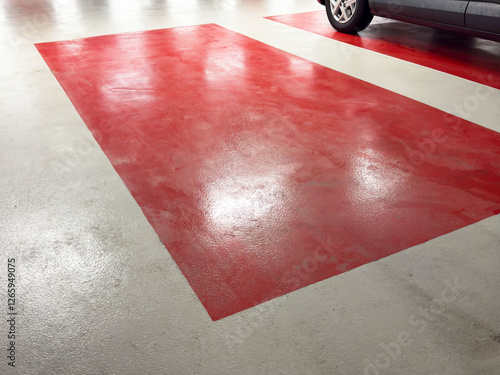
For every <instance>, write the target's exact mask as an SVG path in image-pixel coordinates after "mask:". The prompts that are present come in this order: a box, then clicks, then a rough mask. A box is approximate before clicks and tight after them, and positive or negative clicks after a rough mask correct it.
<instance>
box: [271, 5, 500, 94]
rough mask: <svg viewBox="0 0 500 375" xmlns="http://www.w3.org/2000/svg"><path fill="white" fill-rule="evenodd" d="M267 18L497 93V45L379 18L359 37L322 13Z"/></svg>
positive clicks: (499, 78)
mask: <svg viewBox="0 0 500 375" xmlns="http://www.w3.org/2000/svg"><path fill="white" fill-rule="evenodd" d="M266 18H268V19H270V20H273V21H276V22H280V23H283V24H285V25H288V26H292V27H295V28H297V29H301V30H305V31H309V32H312V33H315V34H319V35H322V36H326V37H328V38H331V39H335V40H338V41H340V42H344V43H348V44H352V45H354V46H357V47H362V48H365V49H368V50H371V51H375V52H379V53H383V54H385V55H389V56H392V57H396V58H398V59H401V60H406V61H410V62H412V63H415V64H419V65H423V66H426V67H429V68H432V69H436V70H439V71H442V72H445V73H449V74H453V75H455V76H457V77H461V78H465V79H468V80H471V81H474V82H478V83H481V84H484V85H487V86H491V87H494V88H496V89H500V43H498V42H492V41H489V40H485V39H480V38H472V37H467V36H464V35H460V34H453V33H449V32H443V31H439V30H434V29H432V28H428V27H423V26H417V25H411V24H409V23H405V22H398V21H393V20H388V19H383V18H379V17H375V18H374V19H373V21H372V23H371V25H370V26H368V28H367V29H365V30H364V31H362V32H360V33H359V35H348V34H342V33H339V32H336V31H335V30H334V29H333V28H332V27H331V26H330V23H329V22H328V19H327V17H326V13H325V12H324V11H319V12H308V13H297V14H289V15H284V16H273V17H266Z"/></svg>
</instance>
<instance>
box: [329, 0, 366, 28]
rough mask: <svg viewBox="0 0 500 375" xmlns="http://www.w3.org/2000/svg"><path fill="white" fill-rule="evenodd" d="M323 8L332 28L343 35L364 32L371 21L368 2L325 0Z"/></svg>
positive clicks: (362, 0) (360, 0) (359, 0)
mask: <svg viewBox="0 0 500 375" xmlns="http://www.w3.org/2000/svg"><path fill="white" fill-rule="evenodd" d="M325 6H326V14H327V15H328V20H329V21H330V23H331V24H332V26H333V28H334V29H335V30H337V31H340V32H343V33H349V34H354V33H357V32H358V31H361V30H364V29H366V27H368V25H369V24H370V22H371V21H372V19H373V14H371V12H370V7H369V6H368V0H326V1H325Z"/></svg>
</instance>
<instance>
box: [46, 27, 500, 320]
mask: <svg viewBox="0 0 500 375" xmlns="http://www.w3.org/2000/svg"><path fill="white" fill-rule="evenodd" d="M37 46H38V49H39V51H40V52H41V54H42V56H44V58H45V59H46V61H47V63H48V65H49V67H50V69H51V71H52V72H53V73H54V74H55V75H56V77H57V78H58V80H59V81H60V82H61V84H62V86H63V88H64V89H65V91H66V92H67V93H68V95H69V97H70V99H71V101H72V102H73V103H74V105H75V107H76V109H77V110H78V111H79V113H80V115H81V116H82V118H83V120H84V121H85V123H86V124H87V125H88V126H89V128H90V130H91V131H92V132H93V133H94V135H95V137H96V139H97V141H98V142H99V144H100V146H101V147H102V149H103V151H104V152H105V153H106V154H107V156H108V157H109V159H110V160H111V162H112V163H113V166H114V167H115V169H116V171H117V172H118V174H119V175H120V176H121V177H122V179H123V180H124V182H125V184H126V185H127V187H128V189H129V190H130V192H131V193H132V195H133V196H134V198H135V199H136V201H137V203H138V204H139V206H140V207H141V208H142V210H143V212H144V214H145V215H146V217H147V218H148V220H149V222H150V223H151V224H152V225H153V227H154V229H155V230H156V233H157V234H158V235H159V237H160V238H161V239H162V241H163V243H164V244H165V246H166V248H167V249H168V250H169V251H170V253H171V254H172V256H173V258H174V259H175V261H176V262H177V264H178V266H179V268H180V269H181V271H182V272H183V273H184V275H185V276H186V277H187V279H188V281H189V283H190V284H191V286H192V287H193V289H194V291H195V292H196V294H197V295H198V297H199V298H200V300H201V301H202V303H203V304H204V306H205V307H206V309H207V311H208V313H209V314H210V316H211V317H212V318H213V319H220V318H223V317H226V316H228V315H230V314H233V313H235V312H238V311H241V310H243V309H245V308H248V307H251V306H253V305H255V304H258V303H261V302H263V301H266V300H269V299H271V298H273V297H276V296H279V295H281V294H284V293H287V292H290V291H293V290H296V289H297V288H299V287H302V286H305V285H308V284H311V283H313V282H317V281H320V280H323V279H325V278H327V277H330V276H333V275H336V274H338V273H341V272H344V271H347V270H350V269H352V268H354V267H357V266H359V265H362V264H365V263H367V262H370V261H373V260H377V259H380V258H381V257H384V256H387V255H390V254H393V253H394V252H396V251H399V250H403V249H406V248H408V247H411V246H414V245H417V244H419V243H422V242H425V241H428V240H430V239H432V238H435V237H437V236H439V235H442V234H445V233H448V232H450V231H453V230H455V229H458V228H460V227H463V226H465V225H469V224H472V223H474V222H476V221H478V220H481V219H484V218H486V217H489V216H492V215H494V214H496V213H500V189H499V186H500V155H499V153H498V151H499V150H500V135H498V133H496V132H494V131H492V130H488V129H485V128H482V127H480V126H477V125H473V124H471V123H467V122H465V121H463V122H462V121H461V120H460V119H458V118H454V117H452V116H449V117H445V116H444V114H443V113H442V112H441V111H439V110H436V109H434V108H431V107H429V106H426V105H424V104H421V103H418V102H416V101H413V100H411V99H408V98H405V97H403V96H400V95H397V94H394V93H391V92H389V91H386V90H384V89H381V88H379V87H376V86H373V85H370V84H368V83H364V82H362V81H359V80H357V79H355V78H352V77H349V76H345V75H343V74H340V73H337V72H335V71H333V70H331V69H328V68H325V67H323V66H319V65H316V64H313V63H311V62H309V61H306V60H302V59H300V58H298V57H295V56H293V55H290V54H287V53H285V52H282V51H279V50H277V49H275V48H272V47H268V46H266V45H265V44H263V43H260V42H257V41H254V40H252V39H250V38H246V37H244V36H241V35H239V34H236V33H234V32H233V31H230V30H227V29H223V28H221V27H220V26H216V25H203V26H194V27H178V28H172V29H166V30H155V31H149V32H143V33H134V34H121V35H111V36H104V37H95V38H89V39H80V40H75V41H69V42H61V43H47V44H38V45H37ZM360 98H362V100H360ZM409 113H411V114H412V115H411V116H408V114H409ZM452 123H453V126H451V124H452ZM458 125H459V126H458ZM453 127H454V128H455V129H453ZM447 128H448V129H447ZM322 243H329V245H328V246H324V245H322ZM315 256H316V257H315Z"/></svg>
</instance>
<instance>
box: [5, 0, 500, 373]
mask: <svg viewBox="0 0 500 375" xmlns="http://www.w3.org/2000/svg"><path fill="white" fill-rule="evenodd" d="M321 9H322V7H321V6H320V5H318V4H317V3H316V2H315V1H314V0H290V1H287V2H283V1H274V0H273V1H265V0H261V1H257V0H254V1H242V0H228V1H223V0H214V1H208V0H207V1H198V0H184V1H180V0H179V1H154V0H150V1H139V0H130V1H124V0H122V1H118V0H109V1H84V0H54V1H49V0H37V1H36V0H35V1H32V2H28V1H14V0H2V1H1V2H0V56H1V57H0V192H1V195H0V197H1V199H0V202H1V204H0V228H1V229H0V230H1V232H0V265H1V269H2V270H3V271H2V272H1V273H0V282H1V283H2V286H1V287H0V296H1V300H0V301H1V302H0V303H1V304H2V308H1V310H0V311H1V313H2V314H3V316H2V319H3V321H4V323H3V324H2V325H1V327H3V328H2V329H1V330H0V331H1V332H3V333H2V334H0V337H1V339H0V347H1V348H2V350H1V352H2V353H3V354H2V356H1V357H0V373H1V374H21V375H29V374H42V375H45V374H47V375H55V374H61V375H73V374H75V375H83V374H89V375H90V374H92V375H97V374H119V375H121V374H168V375H177V374H179V375H182V374H214V375H222V374H239V375H241V374H249V375H250V374H251V375H257V374H258V375H260V374H272V375H277V374H286V375H292V374H297V375H309V374H311V375H313V374H314V375H319V374H321V375H327V374H328V375H332V374H360V375H361V374H404V375H429V374H436V375H438V374H440V375H498V374H500V314H499V313H498V311H499V308H500V268H499V265H500V251H499V250H500V216H498V215H497V216H495V217H492V218H490V219H487V220H484V221H482V222H479V223H476V224H474V225H471V226H469V227H466V228H463V229H460V230H458V231H455V232H452V233H450V234H447V235H445V236H442V237H439V238H437V239H435V240H432V241H430V242H427V243H424V244H422V245H419V246H416V247H413V248H410V249H407V250H405V251H402V252H400V253H398V254H396V255H393V256H390V257H388V258H385V259H382V260H380V261H377V262H374V263H371V264H368V265H365V266H362V267H359V268H357V269H355V270H353V271H350V272H347V273H344V274H342V275H339V276H336V277H334V278H331V279H328V280H325V281H323V282H320V283H317V284H314V285H311V286H309V287H306V288H303V289H300V290H298V291H296V292H293V293H290V294H288V295H285V296H283V297H279V298H276V299H274V300H272V301H270V302H267V303H264V304H262V305H260V306H257V307H255V308H252V309H249V310H246V311H244V312H241V313H238V314H235V315H232V316H230V317H228V318H225V319H222V320H220V321H217V322H213V321H212V320H211V319H210V317H209V316H208V315H207V313H206V312H205V310H204V309H203V307H202V305H201V304H200V302H199V301H198V299H197V297H196V295H195V294H194V293H193V291H192V289H191V288H190V286H189V285H188V283H187V282H186V280H185V278H184V277H183V275H182V274H181V272H180V271H179V269H178V268H177V266H176V264H175V263H174V261H173V260H172V258H171V256H170V255H169V253H168V251H167V250H166V249H165V248H164V246H163V245H162V244H161V242H160V240H159V238H158V237H157V236H156V234H155V232H154V231H153V229H152V228H151V226H150V225H149V224H148V222H147V221H146V219H145V218H144V216H143V214H142V212H141V210H140V208H139V207H138V206H137V204H136V202H135V201H134V199H133V198H132V196H131V195H130V193H129V192H128V190H127V189H126V187H125V186H124V184H123V183H122V181H121V179H120V177H119V176H118V174H117V173H116V172H115V171H114V169H113V168H112V166H111V164H110V162H109V161H108V159H107V158H106V156H105V155H104V153H103V152H102V151H101V149H100V148H99V146H98V145H97V143H96V142H95V140H94V139H93V138H92V136H91V134H90V132H89V131H88V129H87V127H86V126H85V124H84V123H83V121H82V120H81V118H80V117H79V115H78V114H77V112H76V111H75V109H74V107H73V106H72V104H71V102H70V101H69V99H68V98H67V96H66V95H65V93H64V91H63V90H62V89H61V87H60V86H59V84H58V82H57V81H56V79H55V78H54V77H53V75H52V74H51V72H50V70H49V69H48V67H47V66H46V64H45V63H44V61H43V60H42V58H41V56H40V55H39V54H38V52H37V50H36V49H35V47H34V43H38V42H44V41H54V40H63V39H72V38H78V37H87V36H93V35H102V34H110V33H118V32H125V31H132V30H148V29H154V28H165V27H173V26H180V25H194V24H200V23H207V22H215V23H218V24H221V25H223V26H225V27H228V28H230V29H232V30H235V31H238V32H241V33H243V34H245V35H248V36H250V37H253V38H255V39H258V40H261V41H263V42H265V43H268V44H270V45H273V46H275V47H277V48H280V49H282V50H285V51H289V52H292V53H294V54H296V55H298V56H301V57H305V58H307V59H309V60H311V61H315V62H318V63H320V64H322V65H325V66H328V67H331V68H334V69H336V70H339V71H342V72H345V73H347V74H350V75H352V76H354V77H357V78H360V79H363V80H365V81H368V82H371V83H373V84H375V85H378V86H381V87H384V88H388V89H390V90H392V91H395V92H398V93H400V94H403V95H405V96H408V97H410V98H413V99H415V100H419V101H421V102H424V103H426V104H429V105H431V106H433V107H436V108H438V109H441V110H444V111H449V110H450V108H452V107H453V104H454V103H462V102H463V101H464V100H466V98H467V97H469V96H470V95H474V92H475V90H476V89H477V88H478V87H479V86H480V85H479V84H476V83H473V82H470V81H466V80H463V79H459V78H456V77H453V76H450V75H447V74H443V73H440V72H437V71H432V70H430V69H427V68H423V67H420V66H417V65H414V64H410V63H406V62H403V61H400V60H396V59H392V58H389V57H387V56H383V55H378V54H375V53H372V52H369V51H366V50H361V49H358V48H356V47H351V46H347V45H343V44H341V43H339V42H336V41H333V40H330V39H327V38H323V37H320V36H316V35H312V34H309V33H306V32H304V31H300V30H295V29H292V28H289V27H286V26H284V25H280V24H277V23H273V22H271V21H268V20H264V19H262V17H263V16H270V15H277V14H286V13H295V12H302V11H314V10H321ZM346 52H347V53H346ZM346 56H348V57H349V58H347V57H346ZM368 62H369V67H370V69H366V68H367V66H368ZM482 89H484V90H487V91H488V92H489V94H490V95H488V98H487V99H486V100H484V101H483V102H481V103H480V104H479V106H480V107H479V108H478V110H477V111H475V112H474V113H469V114H468V120H471V121H473V122H475V123H478V124H480V125H482V126H485V127H487V128H490V129H493V130H495V131H500V120H499V119H500V110H499V106H498V104H499V103H500V91H499V90H495V89H492V88H488V87H482ZM60 163H64V164H65V165H67V166H69V170H68V171H66V172H64V173H62V174H61V173H58V172H57V168H56V167H57V165H59V164H60ZM11 258H15V262H16V309H17V310H16V311H17V312H18V315H16V330H17V331H16V340H15V341H16V362H15V365H16V367H15V368H11V367H10V366H8V362H9V361H8V359H7V355H6V353H7V352H8V350H6V349H8V345H9V340H8V339H7V332H8V329H9V326H8V323H7V319H8V318H9V316H8V315H7V296H6V286H7V283H8V281H7V264H8V259H11Z"/></svg>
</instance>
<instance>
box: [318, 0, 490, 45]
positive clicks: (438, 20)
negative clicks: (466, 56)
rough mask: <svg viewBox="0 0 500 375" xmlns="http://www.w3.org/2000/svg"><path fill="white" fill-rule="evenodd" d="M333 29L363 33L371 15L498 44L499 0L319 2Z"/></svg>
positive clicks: (341, 0)
mask: <svg viewBox="0 0 500 375" xmlns="http://www.w3.org/2000/svg"><path fill="white" fill-rule="evenodd" d="M318 2H319V3H320V4H323V5H325V7H326V13H327V16H328V20H329V21H330V23H331V24H332V26H333V28H334V29H335V30H337V31H340V32H343V33H350V34H352V33H357V32H358V31H361V30H364V29H365V28H366V27H368V25H369V24H370V22H371V21H372V19H373V16H374V15H375V16H379V17H385V18H392V19H395V20H398V21H404V22H410V23H414V24H418V25H423V26H430V27H434V28H437V29H443V30H450V31H456V32H460V33H464V34H468V35H471V36H476V37H480V38H485V39H490V40H494V41H497V42H500V0H318Z"/></svg>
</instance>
